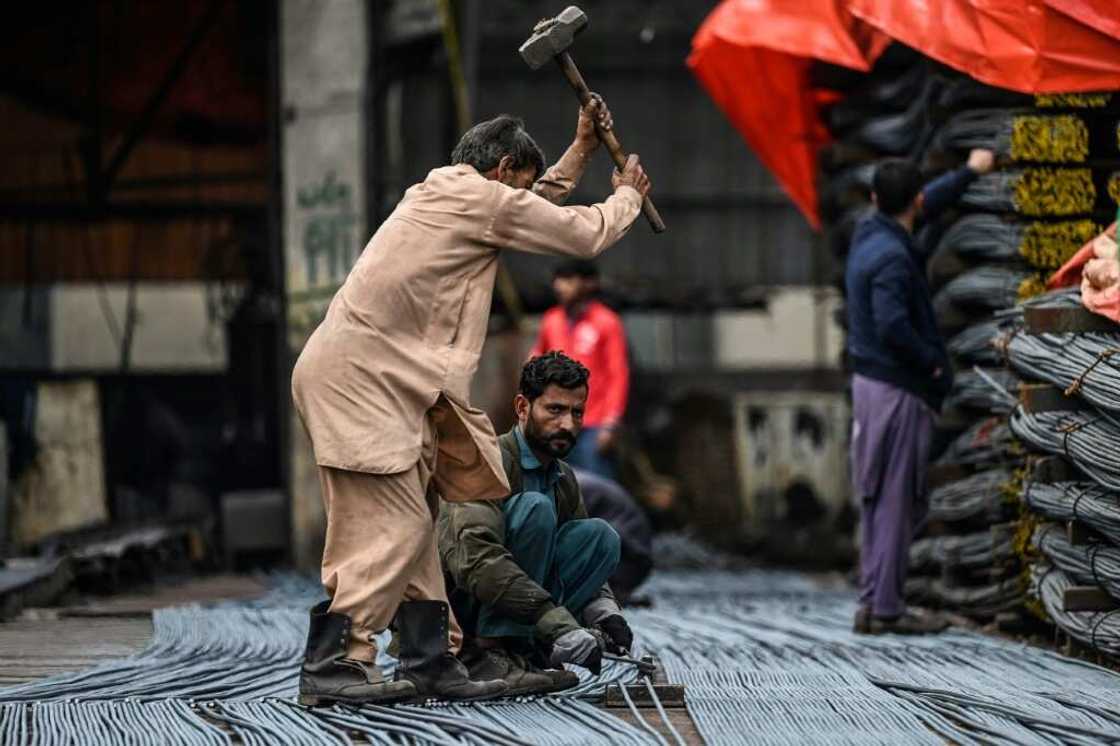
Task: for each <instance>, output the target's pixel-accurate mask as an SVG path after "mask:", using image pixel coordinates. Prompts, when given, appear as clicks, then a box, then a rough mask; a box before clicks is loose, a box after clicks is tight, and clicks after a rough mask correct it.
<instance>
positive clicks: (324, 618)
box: [299, 601, 416, 707]
mask: <svg viewBox="0 0 1120 746" xmlns="http://www.w3.org/2000/svg"><path fill="white" fill-rule="evenodd" d="M329 608H330V601H323V602H322V603H320V604H318V605H316V606H315V607H314V608H313V609H311V626H310V627H309V628H308V630H307V650H306V651H305V653H304V655H303V666H302V668H300V672H299V703H300V704H301V705H308V706H310V707H318V706H319V705H328V704H331V703H334V702H347V703H350V704H357V705H360V704H386V703H389V702H400V701H402V700H405V699H412V698H413V697H415V696H416V687H414V686H413V685H412V684H410V683H409V682H407V681H386V680H385V679H384V678H383V677H382V676H381V671H380V670H378V668H377V666H376V665H374V664H372V663H365V662H363V661H356V660H350V659H349V658H347V657H346V645H347V643H348V642H349V641H350V617H348V616H346V615H345V614H336V613H332V612H329V611H327V609H329Z"/></svg>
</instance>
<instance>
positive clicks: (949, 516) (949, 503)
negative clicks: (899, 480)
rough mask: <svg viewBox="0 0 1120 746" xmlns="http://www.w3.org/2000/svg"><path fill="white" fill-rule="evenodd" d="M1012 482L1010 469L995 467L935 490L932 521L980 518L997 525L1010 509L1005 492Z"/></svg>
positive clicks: (930, 505)
mask: <svg viewBox="0 0 1120 746" xmlns="http://www.w3.org/2000/svg"><path fill="white" fill-rule="evenodd" d="M1011 479H1012V474H1011V471H1010V470H1009V469H1005V468H995V469H988V470H986V471H981V472H977V473H976V474H973V475H971V476H968V477H965V478H964V479H958V480H956V481H953V482H947V483H945V484H943V485H940V486H938V487H935V488H934V489H932V490H930V493H929V514H928V517H929V520H930V521H939V522H944V523H954V522H958V521H965V520H968V519H973V518H977V519H985V520H987V522H989V523H992V522H996V521H998V520H1000V519H1001V518H1003V516H1004V514H1005V511H1006V509H1007V498H1006V496H1005V494H1004V490H1006V489H1007V485H1008V483H1009V482H1010V481H1011Z"/></svg>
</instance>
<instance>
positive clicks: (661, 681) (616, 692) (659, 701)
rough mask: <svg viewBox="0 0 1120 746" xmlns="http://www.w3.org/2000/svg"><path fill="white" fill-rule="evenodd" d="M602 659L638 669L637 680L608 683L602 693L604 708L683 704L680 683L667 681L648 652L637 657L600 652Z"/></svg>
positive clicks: (676, 705) (682, 691)
mask: <svg viewBox="0 0 1120 746" xmlns="http://www.w3.org/2000/svg"><path fill="white" fill-rule="evenodd" d="M603 660H608V661H615V662H617V663H623V664H628V665H631V666H634V667H635V668H637V669H638V681H636V682H633V683H630V684H610V685H608V686H607V688H606V690H605V691H604V693H603V704H605V705H606V706H607V707H629V708H630V709H634V708H635V707H656V708H657V709H659V710H660V709H662V708H665V707H684V686H683V685H681V684H670V683H668V682H669V680H668V679H667V678H666V677H665V672H664V671H663V670H662V668H661V666H659V665H658V664H657V661H655V660H654V658H653V656H651V655H643V656H642V657H641V659H640V660H639V659H637V658H633V657H631V656H629V655H610V654H607V653H603Z"/></svg>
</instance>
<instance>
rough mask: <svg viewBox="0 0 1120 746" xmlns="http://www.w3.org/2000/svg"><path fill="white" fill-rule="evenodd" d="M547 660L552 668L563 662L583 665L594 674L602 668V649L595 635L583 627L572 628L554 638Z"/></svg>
mask: <svg viewBox="0 0 1120 746" xmlns="http://www.w3.org/2000/svg"><path fill="white" fill-rule="evenodd" d="M548 662H549V663H550V664H551V665H552V666H553V667H554V668H560V666H561V664H563V663H574V664H575V665H577V666H583V667H584V668H586V669H587V670H588V671H590V672H591V673H592V674H593V675H594V676H598V675H599V673H600V672H601V671H602V670H603V649H602V648H601V647H600V643H599V640H598V639H597V638H596V637H595V635H593V634H591V633H590V632H588V631H587V630H585V629H573V630H572V631H571V632H565V633H564V634H562V635H560V636H559V637H558V638H556V642H554V643H552V655H551V656H549V659H548Z"/></svg>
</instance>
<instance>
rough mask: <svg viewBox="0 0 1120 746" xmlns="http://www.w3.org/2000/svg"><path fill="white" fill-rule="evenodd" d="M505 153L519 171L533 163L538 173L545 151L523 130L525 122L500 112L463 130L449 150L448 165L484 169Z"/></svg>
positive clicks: (492, 164)
mask: <svg viewBox="0 0 1120 746" xmlns="http://www.w3.org/2000/svg"><path fill="white" fill-rule="evenodd" d="M507 155H508V156H510V157H512V158H513V167H514V169H516V170H518V171H520V170H521V169H523V168H525V167H527V166H532V167H533V168H535V169H536V170H537V176H538V177H539V176H540V175H541V174H543V173H544V151H542V150H541V149H540V146H538V145H537V143H536V142H535V141H534V140H533V138H532V137H530V136H529V133H528V132H526V131H525V122H523V121H521V120H520V119H518V118H517V117H512V116H510V115H509V114H500V115H498V116H496V117H494V118H493V119H491V120H489V121H486V122H479V123H478V124H476V125H475V126H473V127H471V128H470V129H469V130H467V131H466V133H465V134H464V135H463V137H462V138H461V139H460V140H459V144H458V145H456V146H455V149H454V150H452V151H451V165H452V166H454V165H456V164H459V163H466V164H467V165H468V166H474V168H475V170H476V171H478V172H479V173H483V172H485V171H489V170H490V169H492V168H494V167H495V166H497V165H498V163H499V162H500V161H501V160H502V158H503V157H505V156H507Z"/></svg>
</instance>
